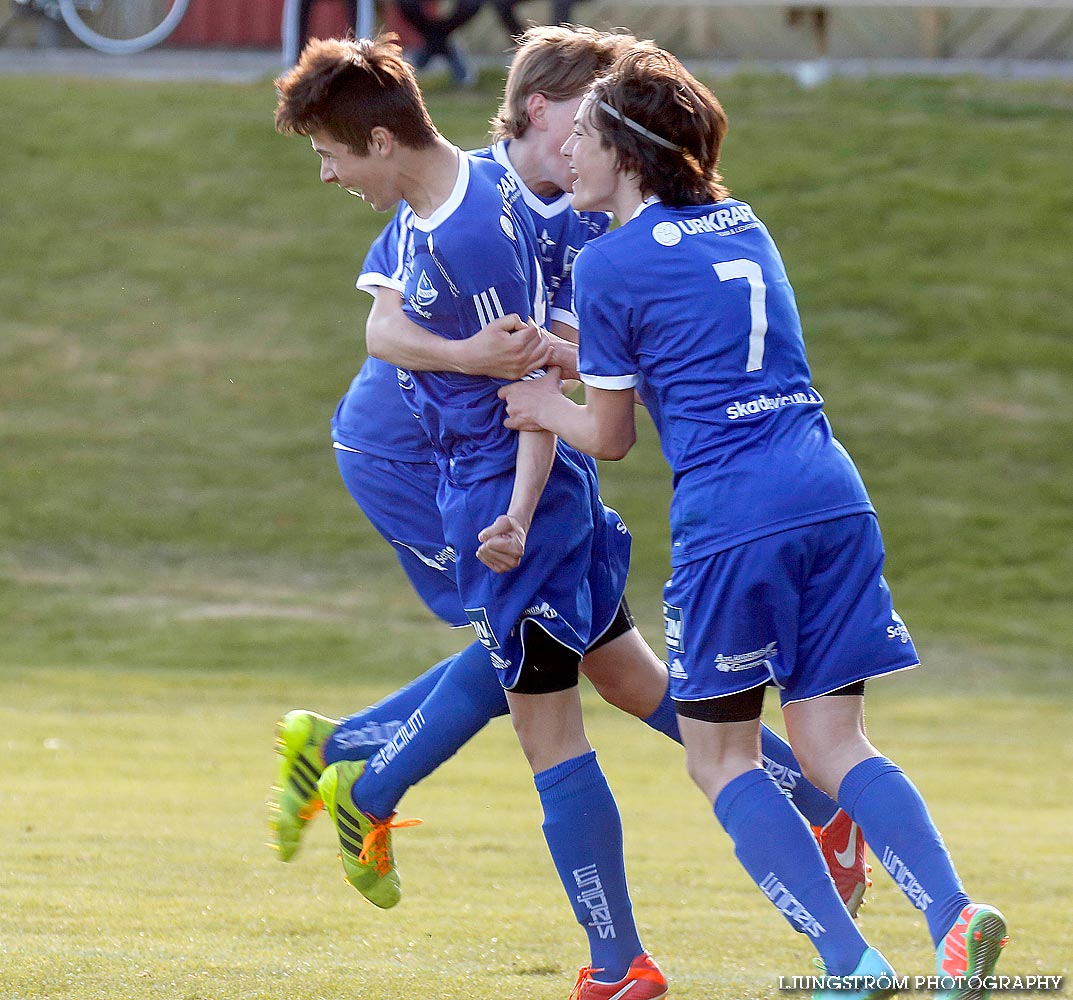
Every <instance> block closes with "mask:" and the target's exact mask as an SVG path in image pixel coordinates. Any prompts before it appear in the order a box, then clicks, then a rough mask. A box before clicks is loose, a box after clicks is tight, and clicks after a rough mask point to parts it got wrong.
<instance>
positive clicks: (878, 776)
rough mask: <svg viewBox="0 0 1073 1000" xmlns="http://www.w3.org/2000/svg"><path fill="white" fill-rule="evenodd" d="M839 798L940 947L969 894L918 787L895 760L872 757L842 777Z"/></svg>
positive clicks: (840, 803)
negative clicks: (921, 912) (921, 914)
mask: <svg viewBox="0 0 1073 1000" xmlns="http://www.w3.org/2000/svg"><path fill="white" fill-rule="evenodd" d="M838 803H839V805H840V806H842V808H843V809H845V810H846V812H848V813H849V814H850V816H852V817H853V820H854V822H856V823H857V824H858V825H859V826H860V828H861V830H862V832H863V833H864V836H865V839H866V840H867V841H868V844H869V846H870V847H871V848H872V851H873V853H874V854H875V855H876V857H877V858H879V861H880V864H882V865H883V867H884V868H885V869H886V870H887V872H888V873H889V874H890V876H891V878H893V879H894V881H895V883H896V884H897V886H898V888H899V889H901V890H902V892H904V893H905V895H906V896H907V897H908V899H909V902H911V903H912V904H913V905H914V906H915V907H916V908H917V909H918V910H921V911H923V913H924V918H925V919H926V920H927V922H928V931H929V933H930V934H931V939H932V941H933V942H934V943H935V946H936V947H938V946H939V942H940V941H941V940H942V938H943V936H944V935H945V934H946V932H947V931H948V930H950V928H951V927H953V925H954V921H955V920H957V917H958V914H959V913H961V911H962V910H963V909H964V908H965V907H966V906H967V905H968V903H969V897H968V896H966V895H965V890H964V889H963V888H962V885H961V879H959V878H958V874H957V872H956V871H955V870H954V863H953V861H951V860H950V853H949V852H948V851H947V849H946V844H944V843H943V838H942V837H941V836H940V835H939V831H938V830H937V829H936V828H935V824H934V823H933V822H932V819H931V816H930V815H929V814H928V807H927V805H925V803H924V799H923V798H921V795H920V792H918V791H917V790H916V788H915V786H914V785H913V783H912V782H911V781H910V780H909V778H908V777H907V776H906V774H905V772H904V771H903V770H902V769H901V768H900V767H898V765H897V764H895V763H894V762H893V761H891V760H888V759H887V758H886V757H870V758H868V759H867V760H862V761H861V762H860V763H859V764H858V765H857V766H856V767H853V768H850V770H849V773H848V774H847V775H846V776H845V777H844V778H843V779H842V785H841V787H840V788H839V790H838Z"/></svg>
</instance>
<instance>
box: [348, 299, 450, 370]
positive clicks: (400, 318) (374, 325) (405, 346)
mask: <svg viewBox="0 0 1073 1000" xmlns="http://www.w3.org/2000/svg"><path fill="white" fill-rule="evenodd" d="M365 346H366V348H367V349H368V351H369V353H370V354H371V355H372V356H373V357H374V358H380V359H381V360H382V361H387V362H388V363H389V364H393V365H396V366H398V367H399V368H406V369H409V370H410V371H419V372H465V371H466V341H463V340H448V339H446V338H445V337H440V336H437V335H436V334H434V333H431V332H430V331H428V330H426V329H425V328H424V327H421V326H418V325H417V324H416V323H415V322H413V320H411V319H409V318H408V317H407V316H406V315H405V314H404V313H403V312H402V310H401V309H400V310H398V311H397V312H392V313H389V314H386V315H381V316H376V315H373V316H370V317H369V322H368V323H367V324H366V327H365Z"/></svg>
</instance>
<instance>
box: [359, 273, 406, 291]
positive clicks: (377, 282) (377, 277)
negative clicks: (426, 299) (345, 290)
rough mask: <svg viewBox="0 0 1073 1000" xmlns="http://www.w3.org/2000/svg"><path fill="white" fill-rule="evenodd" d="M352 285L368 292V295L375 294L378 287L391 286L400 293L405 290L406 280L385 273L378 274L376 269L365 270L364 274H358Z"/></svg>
mask: <svg viewBox="0 0 1073 1000" xmlns="http://www.w3.org/2000/svg"><path fill="white" fill-rule="evenodd" d="M354 287H355V288H358V289H360V290H361V291H363V292H368V293H369V294H370V295H375V294H376V289H378V288H393V289H394V290H395V291H396V292H398V293H399V294H400V295H402V294H403V293H404V292H405V291H406V282H405V281H397V280H396V279H395V278H389V277H388V276H387V275H386V274H378V273H377V272H376V271H366V272H365V273H364V274H359V275H358V280H357V281H356V282H354Z"/></svg>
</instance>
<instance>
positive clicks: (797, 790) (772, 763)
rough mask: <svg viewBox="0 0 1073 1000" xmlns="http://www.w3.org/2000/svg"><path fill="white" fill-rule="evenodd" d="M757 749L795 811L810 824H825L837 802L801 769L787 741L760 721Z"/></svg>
mask: <svg viewBox="0 0 1073 1000" xmlns="http://www.w3.org/2000/svg"><path fill="white" fill-rule="evenodd" d="M760 752H761V754H763V758H764V768H765V770H767V772H768V773H769V774H770V775H771V776H772V777H773V778H774V779H775V783H776V784H777V785H778V786H779V787H780V788H781V789H782V790H783V791H784V792H786V794H787V795H789V796H790V798H791V799H793V801H794V805H795V806H797V811H798V812H800V813H801V815H802V816H804V817H805V819H807V820H808V821H809V823H811V824H812V826H826V825H827V824H828V823H829V822H830V821H831V818H832V817H833V816H834V814H835V813H836V812H838V803H837V802H835V800H834V799H832V798H831V797H830V796H828V795H827V794H826V793H825V792H822V791H820V789H818V788H817V787H816V786H815V785H814V784H813V783H812V782H811V781H809V780H808V779H807V778H806V777H805V776H804V775H803V774H802V773H801V765H800V764H798V762H797V757H795V756H794V751H793V748H792V747H791V746H790V744H789V743H787V742H786V740H784V739H783V738H782V737H781V736H780V735H779V734H778V733H776V732H775V731H774V730H772V729H768V727H767V726H765V725H764V724H763V723H761V724H760Z"/></svg>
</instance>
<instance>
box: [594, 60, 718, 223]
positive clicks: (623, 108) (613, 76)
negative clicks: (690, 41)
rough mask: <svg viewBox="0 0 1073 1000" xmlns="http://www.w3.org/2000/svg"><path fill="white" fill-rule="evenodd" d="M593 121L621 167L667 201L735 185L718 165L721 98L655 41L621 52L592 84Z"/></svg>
mask: <svg viewBox="0 0 1073 1000" xmlns="http://www.w3.org/2000/svg"><path fill="white" fill-rule="evenodd" d="M590 98H591V100H590V101H589V104H588V111H587V113H588V117H589V122H590V124H591V125H592V127H593V128H594V129H595V130H596V131H597V132H598V133H599V134H600V139H601V142H602V143H603V145H604V146H606V147H609V148H613V149H614V150H615V157H616V165H617V166H618V168H619V169H620V170H621V171H622V172H623V173H634V174H636V175H637V176H638V177H639V178H640V184H641V190H642V192H643V193H644V194H646V195H652V194H654V195H657V196H658V197H659V198H660V200H661V201H663V202H665V203H666V204H668V205H705V204H709V203H711V202H716V201H722V200H723V199H724V198H726V197H727V196H728V195H729V194H730V191H729V190H728V188H727V187H726V185H725V184H724V183H723V178H722V176H721V175H720V173H719V170H718V163H719V152H720V149H721V148H722V144H723V138H724V137H725V136H726V133H727V127H728V123H727V117H726V113H725V112H724V111H723V106H722V105H721V104H720V103H719V99H718V98H717V97H716V96H715V94H713V93H712V92H711V91H710V90H709V89H708V88H707V87H706V86H704V84H702V83H701V82H700V81H699V80H697V79H696V78H695V77H694V76H693V75H692V74H691V73H690V72H689V71H688V70H687V69H686V68H685V67H684V66H683V65H682V64H681V63H680V62H679V61H678V60H677V59H676V58H675V57H674V56H673V55H671V54H670V53H669V52H667V51H665V50H664V49H661V48H659V47H658V46H656V45H654V44H653V43H651V42H644V43H641V44H640V45H637V46H635V47H634V48H633V49H632V50H631V51H629V52H627V53H626V54H624V55H623V56H621V57H620V58H619V59H618V60H617V61H616V62H615V65H614V66H612V67H611V70H610V71H609V72H608V73H607V75H605V76H602V77H600V79H599V80H597V81H596V83H595V84H594V85H593V88H592V91H591V93H590Z"/></svg>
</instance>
